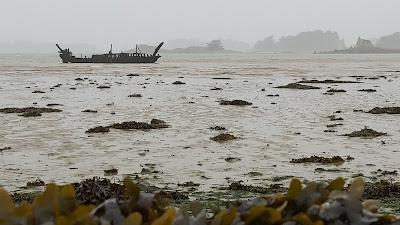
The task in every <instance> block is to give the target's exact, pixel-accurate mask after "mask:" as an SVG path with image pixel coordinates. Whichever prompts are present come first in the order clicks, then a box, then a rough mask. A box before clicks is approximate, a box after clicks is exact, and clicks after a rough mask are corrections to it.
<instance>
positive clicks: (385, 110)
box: [368, 107, 400, 114]
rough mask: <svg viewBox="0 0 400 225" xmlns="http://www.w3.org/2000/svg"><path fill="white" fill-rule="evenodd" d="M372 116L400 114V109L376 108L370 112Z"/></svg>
mask: <svg viewBox="0 0 400 225" xmlns="http://www.w3.org/2000/svg"><path fill="white" fill-rule="evenodd" d="M368 113H371V114H400V107H383V108H380V107H375V108H373V109H371V110H369V111H368Z"/></svg>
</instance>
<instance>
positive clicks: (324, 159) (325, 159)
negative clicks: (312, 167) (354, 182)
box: [290, 155, 354, 164]
mask: <svg viewBox="0 0 400 225" xmlns="http://www.w3.org/2000/svg"><path fill="white" fill-rule="evenodd" d="M353 159H354V158H353V157H350V156H347V157H346V158H342V157H340V156H333V157H330V158H329V157H322V156H316V155H313V156H311V157H304V158H299V159H292V160H290V163H322V164H343V163H344V162H346V161H351V160H353Z"/></svg>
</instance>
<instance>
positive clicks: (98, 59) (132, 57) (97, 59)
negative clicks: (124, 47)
mask: <svg viewBox="0 0 400 225" xmlns="http://www.w3.org/2000/svg"><path fill="white" fill-rule="evenodd" d="M163 44H164V42H161V43H160V44H159V45H158V46H157V48H156V49H155V50H154V53H153V54H147V53H141V52H140V50H139V49H138V47H137V45H136V52H134V53H128V52H121V53H113V52H112V44H111V49H110V51H109V52H108V54H99V55H92V57H86V56H85V57H82V56H81V57H76V56H74V55H73V54H72V52H71V51H70V50H69V48H67V49H62V48H61V47H60V46H59V45H58V44H56V46H57V48H58V49H59V52H58V53H59V54H60V58H61V59H62V62H63V63H155V62H157V60H158V59H159V58H160V57H161V56H160V55H159V54H157V53H158V51H160V49H161V46H162V45H163Z"/></svg>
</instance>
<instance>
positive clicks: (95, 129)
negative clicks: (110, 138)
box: [86, 126, 110, 133]
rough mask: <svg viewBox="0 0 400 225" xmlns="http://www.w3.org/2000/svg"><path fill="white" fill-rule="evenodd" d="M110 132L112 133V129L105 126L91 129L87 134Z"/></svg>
mask: <svg viewBox="0 0 400 225" xmlns="http://www.w3.org/2000/svg"><path fill="white" fill-rule="evenodd" d="M108 132H110V128H109V127H103V126H98V127H94V128H90V129H89V130H87V131H86V133H108Z"/></svg>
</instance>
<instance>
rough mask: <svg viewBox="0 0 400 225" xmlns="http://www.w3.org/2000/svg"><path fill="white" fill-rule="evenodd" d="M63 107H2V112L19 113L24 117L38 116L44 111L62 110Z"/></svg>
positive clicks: (0, 110) (0, 111)
mask: <svg viewBox="0 0 400 225" xmlns="http://www.w3.org/2000/svg"><path fill="white" fill-rule="evenodd" d="M61 111H62V110H61V109H53V108H36V107H25V108H2V109H0V113H19V116H23V117H38V116H41V115H42V113H52V112H61Z"/></svg>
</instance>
